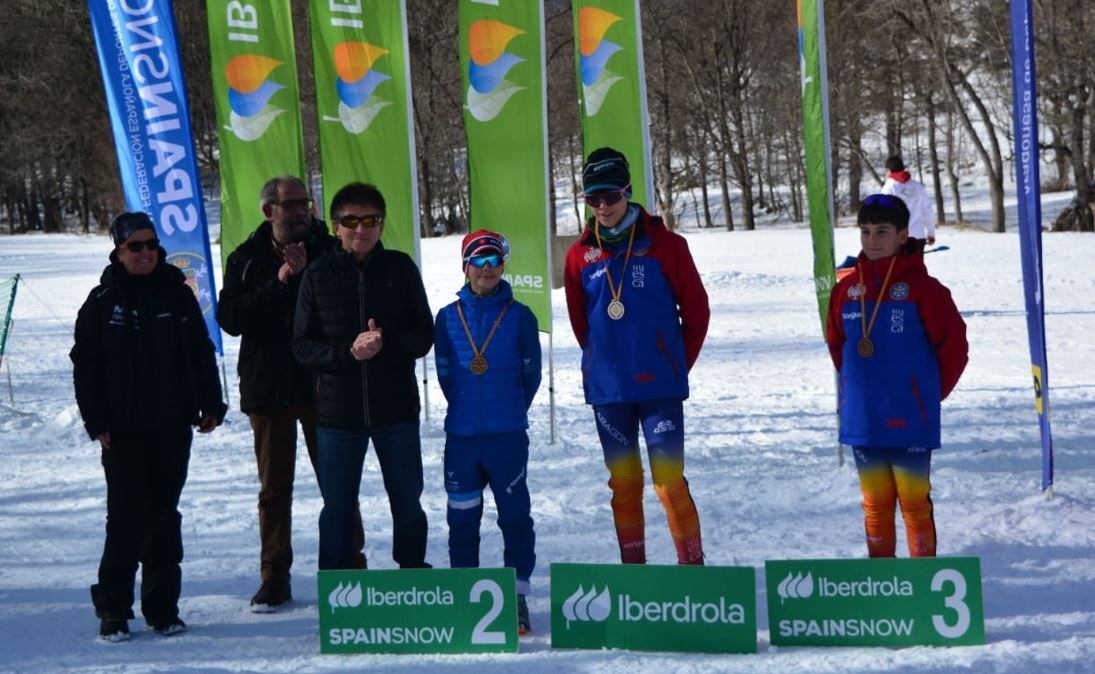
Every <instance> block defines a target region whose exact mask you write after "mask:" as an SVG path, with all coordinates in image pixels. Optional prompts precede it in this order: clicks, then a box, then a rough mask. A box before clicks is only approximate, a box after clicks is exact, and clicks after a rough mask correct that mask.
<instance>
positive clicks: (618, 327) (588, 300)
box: [564, 148, 711, 564]
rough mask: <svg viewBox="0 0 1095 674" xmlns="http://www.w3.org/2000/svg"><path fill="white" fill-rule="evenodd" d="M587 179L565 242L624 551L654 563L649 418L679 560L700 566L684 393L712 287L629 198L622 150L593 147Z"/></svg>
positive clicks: (571, 300)
mask: <svg viewBox="0 0 1095 674" xmlns="http://www.w3.org/2000/svg"><path fill="white" fill-rule="evenodd" d="M582 185H583V189H584V192H585V194H584V197H585V201H586V204H587V205H588V206H589V208H590V210H591V211H592V214H593V215H592V217H591V218H590V219H589V220H588V221H587V223H586V227H585V231H584V232H583V233H582V236H581V238H580V239H579V240H578V241H577V242H575V244H574V245H573V246H571V248H570V250H569V251H567V257H566V266H565V273H564V286H565V288H566V298H567V311H568V313H569V315H570V325H571V327H572V328H573V329H574V335H575V336H576V337H577V338H578V344H579V345H581V347H582V383H583V386H584V388H585V400H586V402H587V403H589V404H590V405H592V406H593V416H594V419H595V422H596V424H597V432H598V435H599V437H600V441H601V448H602V450H603V452H604V457H605V465H606V466H607V467H608V470H609V474H610V476H611V477H610V479H609V482H608V484H609V487H610V488H611V489H612V514H613V518H614V520H615V523H616V536H617V539H618V542H619V546H620V557H621V560H622V561H623V562H624V563H633V564H642V563H645V562H646V537H645V519H644V515H643V486H644V482H645V478H644V476H643V464H642V458H641V455H640V453H639V429H640V427H641V428H642V431H643V436H644V438H645V439H646V448H647V454H648V455H649V458H650V472H651V474H652V476H653V479H654V491H655V493H657V495H658V499H659V500H660V501H661V503H662V505H663V506H664V508H665V512H666V516H667V519H668V523H669V531H670V533H671V534H672V536H673V543H674V545H675V547H676V552H677V561H678V562H679V563H681V564H703V546H702V543H701V538H700V522H699V516H698V514H697V512H696V505H695V503H694V502H693V500H692V496H691V493H690V492H689V489H688V481H687V480H686V479H685V478H684V412H683V401H684V400H685V398H687V397H688V371H689V370H690V369H691V368H692V366H693V365H694V364H695V362H696V359H697V358H698V357H699V354H700V348H701V347H702V346H703V341H704V338H705V337H706V335H707V325H708V322H709V319H710V315H711V311H710V308H709V305H708V301H707V292H706V290H704V287H703V282H702V281H701V280H700V275H699V272H698V271H697V270H696V265H695V263H694V262H693V260H692V254H691V253H690V252H689V251H688V244H687V243H686V242H685V240H684V238H683V237H681V236H680V235H678V234H676V233H673V232H670V231H668V230H667V229H666V227H665V225H664V223H663V222H662V220H661V218H658V217H656V216H652V215H650V214H648V213H647V212H646V211H645V210H644V209H643V207H642V206H640V205H639V204H634V203H630V202H629V197H630V196H631V172H630V167H629V166H628V163H627V159H626V158H625V157H624V156H623V155H622V154H620V153H619V152H618V151H616V150H614V149H612V148H600V149H598V150H595V151H594V152H592V153H591V154H590V155H589V158H588V159H587V160H586V164H585V167H584V169H583V171H582Z"/></svg>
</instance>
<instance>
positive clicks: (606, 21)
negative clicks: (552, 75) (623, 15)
mask: <svg viewBox="0 0 1095 674" xmlns="http://www.w3.org/2000/svg"><path fill="white" fill-rule="evenodd" d="M619 20H620V17H618V16H616V15H615V14H613V13H611V12H606V11H605V10H603V9H600V8H599V7H583V8H582V9H581V10H580V11H579V12H578V52H579V57H578V60H579V64H580V69H581V71H582V98H583V100H584V101H585V108H586V116H587V117H593V116H595V115H596V114H597V113H598V112H600V111H601V105H603V104H604V102H605V98H607V97H608V90H609V89H611V88H612V85H613V84H616V83H617V82H619V81H620V80H622V79H623V77H621V76H619V75H617V74H616V73H614V72H612V71H611V70H608V69H607V68H605V66H606V65H607V64H608V60H609V59H611V58H612V55H613V54H615V53H616V52H618V51H621V50H623V47H621V46H620V45H618V44H616V43H615V42H609V41H608V40H606V39H605V33H607V32H608V29H609V27H611V26H612V24H614V23H616V22H617V21H619Z"/></svg>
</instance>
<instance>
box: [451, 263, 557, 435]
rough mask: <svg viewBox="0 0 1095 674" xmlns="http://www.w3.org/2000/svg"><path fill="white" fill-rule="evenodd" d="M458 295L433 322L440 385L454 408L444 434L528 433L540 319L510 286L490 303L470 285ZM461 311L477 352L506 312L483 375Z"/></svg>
mask: <svg viewBox="0 0 1095 674" xmlns="http://www.w3.org/2000/svg"><path fill="white" fill-rule="evenodd" d="M456 295H457V298H458V299H457V300H456V301H455V302H453V303H451V304H448V305H446V306H445V307H443V308H442V309H441V311H439V312H437V320H436V321H435V322H434V358H435V361H436V363H437V380H438V382H439V383H440V384H441V390H442V392H443V393H444V394H445V399H446V400H448V402H449V410H448V413H447V414H446V415H445V432H446V433H449V434H452V435H461V436H472V435H483V434H488V433H507V432H512V431H520V430H524V429H526V428H528V408H529V406H530V405H532V399H533V397H534V396H535V395H536V390H537V389H538V388H539V387H540V376H541V375H540V367H541V356H540V335H539V332H538V329H537V325H536V317H535V316H534V315H533V313H532V311H531V310H530V309H529V308H528V307H527V306H525V305H524V304H521V303H520V302H518V301H516V300H514V299H513V288H511V287H510V284H509V283H507V282H506V281H505V280H503V281H500V282H499V284H498V288H497V290H495V291H494V292H493V293H492V294H490V295H487V296H486V297H479V296H477V295H476V294H475V293H473V292H472V291H471V288H469V287H468V286H467V285H466V284H465V285H464V287H463V288H461V289H460V291H459V292H457V293H456ZM457 305H460V308H461V309H462V310H463V312H464V320H465V321H467V324H468V330H469V331H470V332H471V336H472V339H473V340H474V341H475V345H476V347H477V348H482V347H483V343H484V342H485V341H486V340H487V335H489V334H490V331H491V328H492V327H493V326H494V322H495V321H496V320H497V319H498V315H499V314H500V313H501V312H502V311H503V310H505V312H506V313H505V315H504V316H503V317H502V320H501V322H500V323H499V324H498V329H497V330H495V332H494V336H493V337H491V340H490V343H489V344H487V347H486V349H485V350H484V351H483V357H484V358H485V359H486V360H487V371H486V372H484V373H483V374H481V375H477V374H475V373H473V372H472V371H471V361H472V358H473V357H474V356H475V353H474V351H473V350H472V346H471V344H470V343H469V342H468V336H467V333H465V332H464V326H463V325H462V324H461V322H460V316H459V314H457V311H456V307H457ZM506 307H508V309H507V308H506Z"/></svg>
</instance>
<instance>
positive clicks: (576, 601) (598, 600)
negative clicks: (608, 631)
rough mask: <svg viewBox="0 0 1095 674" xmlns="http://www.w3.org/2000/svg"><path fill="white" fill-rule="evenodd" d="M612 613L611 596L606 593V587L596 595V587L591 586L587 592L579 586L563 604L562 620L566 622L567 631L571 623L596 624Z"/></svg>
mask: <svg viewBox="0 0 1095 674" xmlns="http://www.w3.org/2000/svg"><path fill="white" fill-rule="evenodd" d="M610 613H612V594H611V593H610V592H609V591H608V585H605V586H604V589H603V590H601V592H600V593H599V594H598V593H597V585H596V584H594V585H591V586H590V587H589V591H588V592H586V589H585V588H584V587H583V586H581V585H579V586H578V590H577V592H575V593H574V594H572V595H570V596H569V597H567V598H566V600H565V601H564V602H563V618H565V619H566V621H567V629H568V630H569V629H570V623H572V622H598V623H602V622H604V621H605V620H607V619H608V616H609V614H610Z"/></svg>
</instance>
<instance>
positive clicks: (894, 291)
mask: <svg viewBox="0 0 1095 674" xmlns="http://www.w3.org/2000/svg"><path fill="white" fill-rule="evenodd" d="M908 297H909V284H908V283H895V284H893V287H892V288H890V299H892V300H896V301H898V302H900V301H902V300H905V299H908Z"/></svg>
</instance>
